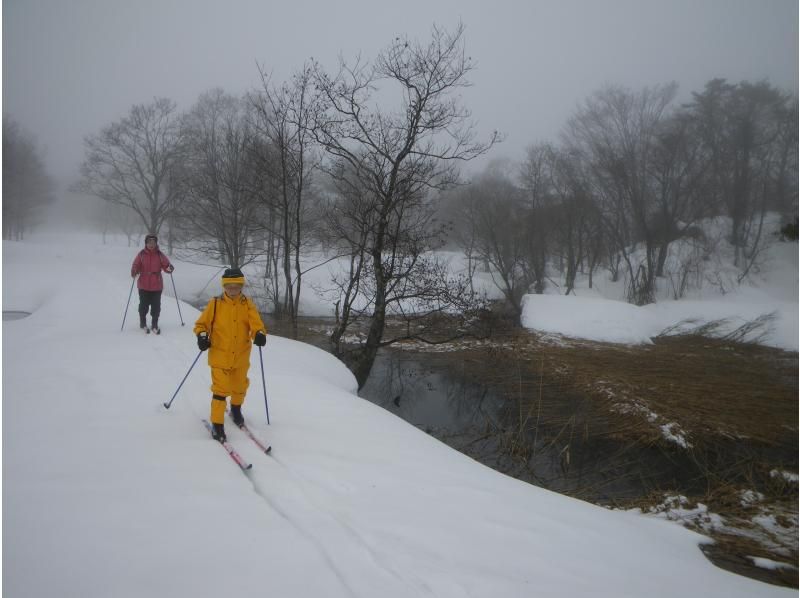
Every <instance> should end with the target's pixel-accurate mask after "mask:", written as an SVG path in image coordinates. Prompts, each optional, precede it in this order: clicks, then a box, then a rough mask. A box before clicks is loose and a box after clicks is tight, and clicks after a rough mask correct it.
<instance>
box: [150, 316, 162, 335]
mask: <svg viewBox="0 0 800 598" xmlns="http://www.w3.org/2000/svg"><path fill="white" fill-rule="evenodd" d="M150 328H151V329H152V330H153V332H155V333H156V334H161V328H159V327H158V318H153V324H152V325H151V326H150Z"/></svg>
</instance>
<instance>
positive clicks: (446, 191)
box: [4, 26, 798, 383]
mask: <svg viewBox="0 0 800 598" xmlns="http://www.w3.org/2000/svg"><path fill="white" fill-rule="evenodd" d="M473 68H474V65H473V62H472V59H471V58H469V57H468V55H467V54H466V52H465V49H464V37H463V26H458V27H457V28H456V29H455V30H454V31H447V30H444V29H440V28H437V27H434V28H433V29H432V31H431V36H430V39H429V40H426V41H422V42H420V41H416V40H412V39H408V38H405V37H399V38H396V39H395V40H393V41H392V42H391V43H390V44H389V45H388V46H387V47H386V48H385V49H384V50H382V51H381V52H380V53H379V54H378V55H377V56H376V57H375V58H374V60H372V61H371V62H367V61H365V60H363V59H360V58H359V59H355V60H352V61H349V62H348V61H347V60H345V59H341V61H340V65H339V69H338V71H337V72H335V73H328V72H326V71H325V70H324V69H323V68H322V67H321V66H320V65H319V64H318V63H316V62H314V61H311V62H309V63H307V64H305V65H304V66H303V67H302V68H301V69H299V70H298V71H296V73H295V74H294V75H293V76H292V77H291V78H290V79H289V80H288V81H285V82H277V83H276V82H273V81H271V80H270V78H269V77H268V76H267V75H265V74H264V71H263V70H260V75H261V81H260V86H259V88H258V89H257V90H255V91H252V92H250V93H246V94H243V95H231V94H228V93H226V92H225V91H223V90H221V89H214V90H211V91H209V92H207V93H204V94H203V95H201V96H200V97H199V98H198V100H197V102H196V103H195V104H194V106H192V107H190V108H189V109H188V110H187V111H185V112H181V111H179V110H178V108H177V106H176V104H175V103H174V102H173V101H171V100H169V99H166V98H158V99H155V100H154V101H152V102H150V103H147V104H140V105H135V106H133V107H132V108H131V109H130V111H129V113H128V114H127V115H125V116H123V117H122V118H120V119H119V120H118V121H115V122H113V123H110V124H109V125H108V126H107V127H105V128H103V129H102V130H101V131H99V132H98V133H96V134H94V135H91V136H89V137H87V139H86V141H85V149H86V155H85V160H84V163H83V166H82V170H81V180H80V183H79V184H78V185H76V188H77V189H80V190H81V191H83V192H86V193H89V194H92V195H94V196H96V197H99V198H102V199H103V200H105V202H106V203H107V205H110V206H111V205H114V206H123V207H124V208H125V211H124V213H120V212H119V211H116V212H113V211H109V212H107V213H106V215H107V217H108V218H109V220H107V221H106V223H105V226H111V225H118V226H119V227H120V228H121V229H123V230H125V232H127V233H128V234H131V233H132V232H134V231H142V230H144V231H148V232H154V233H159V232H161V236H162V238H165V239H166V243H167V244H168V246H169V248H170V249H172V248H176V247H180V248H183V249H192V250H195V251H201V252H204V253H206V254H208V255H209V256H211V257H213V258H215V259H218V260H219V261H220V262H221V263H225V264H228V265H231V266H239V267H241V266H245V265H247V264H249V263H253V262H256V261H257V262H258V263H259V266H260V267H261V268H262V270H263V272H264V277H263V288H264V289H265V293H266V296H265V297H264V299H265V300H266V301H267V302H268V303H269V304H270V306H271V308H272V309H273V310H274V311H275V312H276V314H279V315H280V314H285V315H287V316H288V317H290V318H291V319H292V321H293V322H295V323H296V319H297V315H298V313H299V301H300V296H301V289H302V281H303V276H304V275H305V274H306V273H307V269H308V268H309V267H313V266H314V265H318V264H321V263H323V262H324V261H325V260H330V259H332V258H339V263H340V265H341V267H340V268H339V270H337V271H339V272H340V274H337V275H334V276H333V277H332V280H331V281H330V285H329V288H328V289H326V290H327V291H329V292H330V293H331V297H332V304H335V306H336V317H337V320H336V327H335V330H334V331H333V333H332V334H331V345H332V348H333V350H334V351H335V352H336V354H337V355H339V356H340V357H342V359H344V360H345V361H346V362H347V363H348V365H350V367H351V369H353V371H354V372H355V374H356V377H357V378H358V380H359V383H363V381H364V380H365V379H366V375H367V374H368V372H369V369H370V368H371V365H372V361H373V360H374V357H375V353H376V351H377V350H378V348H379V347H381V346H384V345H386V344H388V343H391V342H394V341H395V340H398V339H399V338H404V337H408V336H414V337H421V336H424V328H421V327H420V326H422V324H420V325H419V326H412V325H411V320H412V319H414V318H417V317H418V316H420V315H424V316H426V321H430V320H431V319H432V316H434V315H435V314H447V315H448V317H452V316H453V314H460V316H461V317H463V319H464V322H468V321H469V322H474V321H475V316H476V314H481V313H485V311H486V309H485V308H486V302H485V300H484V299H483V298H482V297H481V296H480V294H479V293H476V292H475V291H474V289H473V287H472V278H471V276H469V275H465V276H457V275H454V274H453V273H452V270H451V269H449V268H448V267H447V266H446V265H445V264H443V263H442V262H440V261H439V257H438V255H437V254H436V253H434V250H437V249H441V248H443V247H445V244H446V243H451V244H452V243H453V242H457V243H458V244H459V246H460V247H461V248H462V249H463V251H464V252H465V254H466V256H467V258H468V260H467V261H468V263H469V264H470V268H471V269H474V268H477V267H481V268H488V269H489V270H490V272H491V274H492V276H493V277H494V279H495V281H496V283H497V284H498V286H499V287H500V288H501V289H502V291H503V293H504V294H505V296H506V298H507V300H508V303H509V304H510V305H511V306H513V309H514V310H515V311H516V312H517V313H519V312H520V311H521V297H522V296H523V294H525V293H527V292H542V291H543V290H544V288H545V287H546V285H548V284H550V283H551V281H553V280H555V278H557V279H558V281H559V283H558V284H559V285H561V284H563V291H564V292H570V291H571V289H572V286H573V285H574V283H575V278H576V275H577V273H578V272H580V271H583V272H586V273H588V274H589V275H590V277H591V274H592V273H593V272H595V271H596V269H597V268H599V267H602V268H606V269H608V270H610V271H611V273H612V275H613V276H615V277H624V278H623V279H624V280H625V281H626V284H627V288H628V298H629V300H630V301H632V302H634V303H637V304H644V303H648V302H650V301H653V300H654V298H655V289H656V281H657V280H658V279H659V277H663V276H664V275H665V274H666V272H665V264H667V262H668V247H669V244H670V242H671V241H673V240H676V239H680V238H692V236H693V235H694V238H698V233H697V231H698V229H697V227H696V224H697V223H698V222H699V221H701V220H702V219H706V218H710V217H715V216H725V217H727V218H728V219H729V222H730V226H729V230H728V231H727V238H728V241H729V242H730V244H731V246H732V247H733V248H735V259H736V264H737V265H738V266H739V268H740V269H741V273H742V276H744V275H746V273H747V271H748V268H750V267H751V265H752V263H753V262H754V260H755V259H756V257H757V255H758V252H759V249H760V247H761V246H762V241H763V239H764V237H765V235H767V234H768V233H769V232H771V231H766V230H764V216H765V214H766V213H767V212H768V211H776V212H779V213H780V214H782V215H784V217H785V219H786V220H787V222H790V221H791V220H792V219H793V217H794V216H795V215H796V213H797V177H798V172H797V168H798V165H797V164H798V160H797V149H798V140H797V130H798V120H797V119H798V115H797V98H796V97H794V96H792V95H789V94H787V93H784V92H782V91H780V90H778V89H775V88H774V87H772V86H770V85H769V84H768V83H764V82H761V83H747V82H742V83H738V84H731V83H728V82H726V81H723V80H713V81H710V82H709V83H708V84H707V85H706V87H705V89H704V90H703V91H702V92H697V93H695V94H693V100H692V101H691V102H690V103H689V104H686V105H675V103H674V99H675V94H676V85H674V84H668V85H664V86H658V87H654V88H646V89H641V90H628V89H622V88H617V87H607V88H605V89H602V90H600V91H598V92H597V93H595V94H593V95H592V96H591V97H589V98H588V99H586V100H585V101H584V102H583V103H582V105H580V106H579V108H578V109H577V110H576V112H575V114H574V115H573V116H572V117H571V118H570V119H569V121H568V122H567V123H565V125H564V128H563V134H562V136H561V140H560V142H559V143H557V144H555V143H541V144H537V145H533V146H531V147H530V149H529V150H528V152H527V155H526V156H524V157H523V158H522V159H521V160H520V164H519V165H517V166H518V168H516V167H515V168H514V169H511V170H509V169H506V171H502V170H498V169H489V170H488V171H487V172H486V173H485V174H484V175H482V176H480V177H478V178H477V179H476V180H475V181H473V182H472V183H470V184H466V185H460V186H458V183H459V168H458V167H459V165H461V164H463V163H465V162H466V161H469V160H472V159H474V158H476V157H478V156H481V155H483V154H486V153H487V152H489V151H490V149H491V148H492V146H493V145H494V144H495V143H496V142H498V141H500V140H501V135H499V134H498V133H494V134H492V135H490V136H489V137H488V138H485V139H479V138H478V136H477V134H476V131H475V129H474V127H473V124H472V122H471V119H470V112H469V110H468V108H467V107H466V106H464V105H463V103H462V101H461V99H460V95H459V91H460V89H461V88H463V87H465V86H467V85H469V81H468V79H467V77H468V75H469V73H470V71H471V70H472V69H473ZM4 129H5V121H4ZM4 149H5V146H4ZM4 156H5V154H4ZM4 175H6V163H5V159H4ZM5 203H6V202H5V201H4V217H5V215H6V206H5ZM130 214H135V215H136V218H135V219H131V218H129V217H127V216H129V215H130ZM162 229H163V230H162ZM4 234H5V229H4ZM698 240H699V241H700V239H698ZM698 255H702V252H700V253H699V254H698ZM312 256H318V257H312ZM686 268H687V273H685V274H686V275H687V276H688V269H689V268H690V265H688V264H687V265H686ZM471 273H472V272H470V274H471ZM672 274H676V272H672ZM673 283H674V284H675V285H676V293H677V292H679V291H680V288H679V287H680V286H681V284H684V286H685V282H684V283H681V282H680V281H676V280H674V281H673ZM318 290H319V289H318ZM392 314H394V315H399V316H402V317H404V318H406V319H407V320H409V325H408V326H407V327H406V332H405V333H403V334H397V335H394V336H392V337H391V338H389V337H387V336H386V334H385V333H386V328H385V324H386V318H387V316H389V315H392ZM434 319H435V318H434ZM451 327H452V329H453V330H454V331H458V332H457V333H461V331H462V328H461V327H459V325H458V324H453V325H452V326H451ZM356 330H358V331H360V332H361V333H363V334H362V336H361V337H359V338H360V340H359V341H357V342H356V341H354V340H353V339H354V337H353V334H352V333H353V331H356ZM454 333H455V332H454ZM345 339H348V342H345Z"/></svg>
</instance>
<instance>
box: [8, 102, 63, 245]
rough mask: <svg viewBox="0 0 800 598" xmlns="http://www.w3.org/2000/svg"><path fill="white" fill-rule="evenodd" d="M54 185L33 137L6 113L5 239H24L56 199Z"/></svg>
mask: <svg viewBox="0 0 800 598" xmlns="http://www.w3.org/2000/svg"><path fill="white" fill-rule="evenodd" d="M53 190H54V185H53V181H52V179H51V178H50V176H49V175H48V174H47V171H46V170H45V167H44V164H43V162H42V159H41V157H40V155H39V151H38V150H37V149H36V145H35V144H34V141H33V138H32V137H31V136H30V135H29V134H28V133H26V132H25V131H23V130H22V129H21V128H20V126H19V125H18V124H17V123H16V122H15V121H13V120H12V119H11V118H10V117H9V116H7V115H5V114H4V115H3V239H15V240H21V239H22V238H23V237H24V234H25V232H26V231H28V230H30V229H31V228H33V226H35V225H36V224H37V221H38V218H39V217H40V216H41V212H42V210H43V209H44V208H45V207H47V206H48V205H50V204H51V203H52V202H53V200H54V197H53Z"/></svg>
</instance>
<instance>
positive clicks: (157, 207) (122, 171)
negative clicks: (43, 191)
mask: <svg viewBox="0 0 800 598" xmlns="http://www.w3.org/2000/svg"><path fill="white" fill-rule="evenodd" d="M84 146H85V148H86V159H85V161H84V163H83V165H82V167H81V176H82V179H81V182H80V183H79V184H78V186H77V187H78V190H79V191H83V192H86V193H89V194H91V195H95V196H97V197H99V198H101V199H104V200H106V201H109V202H111V203H116V204H119V205H123V206H127V207H128V208H130V209H131V210H133V211H134V212H135V213H136V214H137V215H138V216H139V219H140V220H141V222H142V225H143V226H144V227H145V230H147V231H149V232H152V233H156V234H158V232H159V231H160V229H161V226H162V225H163V224H164V222H165V220H166V219H167V218H168V217H169V216H170V213H171V212H172V211H173V210H174V209H175V208H176V206H177V199H178V197H179V195H178V188H177V185H176V184H175V181H174V180H173V177H174V171H175V168H176V166H177V165H179V163H180V162H181V160H182V158H183V146H182V143H181V136H180V118H179V115H178V113H177V109H176V105H175V103H174V102H173V101H172V100H169V99H166V98H156V99H155V100H153V101H152V102H150V103H149V104H137V105H135V106H133V107H132V108H131V109H130V112H129V113H128V115H127V116H126V117H124V118H122V119H121V120H119V121H117V122H114V123H112V124H111V125H109V126H108V127H106V128H104V129H103V130H102V131H101V132H100V133H99V134H97V135H93V136H90V137H87V138H86V139H85V140H84Z"/></svg>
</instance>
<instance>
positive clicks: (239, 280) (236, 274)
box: [222, 268, 244, 286]
mask: <svg viewBox="0 0 800 598" xmlns="http://www.w3.org/2000/svg"><path fill="white" fill-rule="evenodd" d="M226 284H240V285H242V286H244V274H242V271H241V270H239V268H228V269H227V270H225V272H224V273H223V274H222V286H225V285H226Z"/></svg>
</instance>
